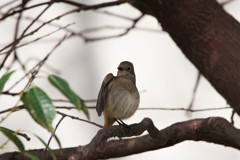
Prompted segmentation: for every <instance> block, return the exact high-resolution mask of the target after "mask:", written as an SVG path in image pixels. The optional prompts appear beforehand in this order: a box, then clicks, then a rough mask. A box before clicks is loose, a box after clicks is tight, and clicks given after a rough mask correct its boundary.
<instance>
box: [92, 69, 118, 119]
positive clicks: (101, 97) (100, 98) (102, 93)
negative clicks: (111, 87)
mask: <svg viewBox="0 0 240 160" xmlns="http://www.w3.org/2000/svg"><path fill="white" fill-rule="evenodd" d="M113 79H114V76H113V74H112V73H109V74H108V75H106V77H105V78H104V80H103V82H102V86H101V89H100V91H99V93H98V99H97V105H96V110H97V113H98V116H101V114H102V112H103V111H104V106H105V94H106V88H107V85H108V84H109V83H110V82H111V81H112V80H113Z"/></svg>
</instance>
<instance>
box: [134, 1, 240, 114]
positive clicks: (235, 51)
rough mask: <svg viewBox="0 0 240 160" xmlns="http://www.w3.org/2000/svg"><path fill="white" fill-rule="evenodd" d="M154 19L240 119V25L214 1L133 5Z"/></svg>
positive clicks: (161, 2)
mask: <svg viewBox="0 0 240 160" xmlns="http://www.w3.org/2000/svg"><path fill="white" fill-rule="evenodd" d="M132 5H133V6H134V7H136V8H137V9H139V10H140V11H141V12H142V13H143V14H150V15H152V16H154V17H155V18H156V19H157V20H158V21H159V23H160V24H161V26H162V28H163V29H164V30H165V31H167V32H168V33H169V35H170V36H171V38H172V39H173V40H174V41H175V42H176V44H177V45H178V47H179V48H180V49H181V50H182V51H183V53H184V54H185V55H186V57H187V58H188V59H189V60H190V61H191V62H192V63H193V64H194V65H195V66H196V68H197V69H198V70H199V71H200V73H201V74H202V75H203V76H204V77H205V78H206V79H207V80H208V81H209V82H210V83H211V84H212V86H213V87H214V88H215V89H216V90H217V91H218V93H219V94H221V95H222V96H223V97H224V98H225V99H226V101H227V103H228V104H230V105H231V107H232V108H233V109H234V110H235V112H236V113H238V115H240V105H239V104H240V94H239V90H240V83H239V79H240V72H239V70H240V63H239V61H240V56H239V50H240V23H239V22H238V21H237V20H235V19H234V18H233V17H232V16H231V15H229V14H228V13H227V12H226V11H225V10H224V9H223V7H222V6H221V5H220V4H219V3H217V1H216V0H207V1H200V0H191V1H189V0H148V1H135V2H134V3H133V4H132Z"/></svg>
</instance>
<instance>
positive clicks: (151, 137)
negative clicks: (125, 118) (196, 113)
mask: <svg viewBox="0 0 240 160" xmlns="http://www.w3.org/2000/svg"><path fill="white" fill-rule="evenodd" d="M144 131H148V134H147V135H144V136H140V137H135V138H131V139H122V140H111V141H109V142H108V143H107V147H106V150H105V151H104V152H101V151H99V150H98V148H97V146H98V145H99V144H100V143H101V141H103V140H104V139H108V138H111V137H132V136H138V135H141V134H142V133H143V132H144ZM187 140H192V141H205V142H210V143H215V144H220V145H224V146H228V147H232V148H235V149H238V150H240V130H239V129H236V128H235V127H234V126H233V125H232V124H231V123H229V122H228V121H227V120H226V119H224V118H221V117H210V118H206V119H193V120H189V121H184V122H179V123H175V124H173V125H171V126H169V127H167V128H165V129H162V130H160V131H159V130H158V129H157V128H156V127H155V126H154V124H153V122H152V120H151V119H149V118H145V119H143V120H142V121H141V122H140V123H137V124H132V125H130V130H129V131H128V132H127V131H126V129H124V128H123V127H122V126H113V127H111V128H109V129H101V130H99V132H98V133H97V134H96V136H95V137H94V138H93V139H92V141H91V142H90V143H89V144H87V145H85V146H80V147H75V148H65V149H58V150H54V153H55V155H56V157H57V159H58V160H62V159H67V158H68V157H69V160H81V159H83V160H86V159H101V158H115V157H123V156H128V155H132V154H137V153H142V152H145V151H151V150H156V149H161V148H166V147H169V146H173V145H175V144H178V143H180V142H183V141H187ZM29 152H31V153H33V154H35V155H37V156H39V157H40V158H41V159H45V160H48V159H51V156H50V155H48V152H47V151H44V150H42V149H40V150H30V151H29ZM0 159H1V160H9V159H11V160H18V159H21V160H25V159H26V158H24V156H23V155H22V154H21V153H18V152H12V153H5V154H2V155H0Z"/></svg>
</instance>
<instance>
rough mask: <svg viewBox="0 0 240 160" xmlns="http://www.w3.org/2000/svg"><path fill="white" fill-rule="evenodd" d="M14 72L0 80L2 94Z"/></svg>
mask: <svg viewBox="0 0 240 160" xmlns="http://www.w3.org/2000/svg"><path fill="white" fill-rule="evenodd" d="M13 72H14V71H11V72H8V73H6V74H4V75H3V76H2V78H1V79H0V93H2V91H3V88H4V86H5V84H6V82H7V81H8V79H9V78H10V76H11V75H12V74H13Z"/></svg>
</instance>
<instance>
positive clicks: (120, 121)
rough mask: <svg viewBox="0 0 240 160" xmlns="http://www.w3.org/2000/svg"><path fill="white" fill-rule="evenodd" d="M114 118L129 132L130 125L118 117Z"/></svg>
mask: <svg viewBox="0 0 240 160" xmlns="http://www.w3.org/2000/svg"><path fill="white" fill-rule="evenodd" d="M114 120H115V121H116V122H117V123H118V124H119V125H120V126H123V128H124V129H126V131H127V132H129V129H130V128H129V126H128V125H127V124H126V123H124V122H123V121H122V120H121V119H116V118H114Z"/></svg>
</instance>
